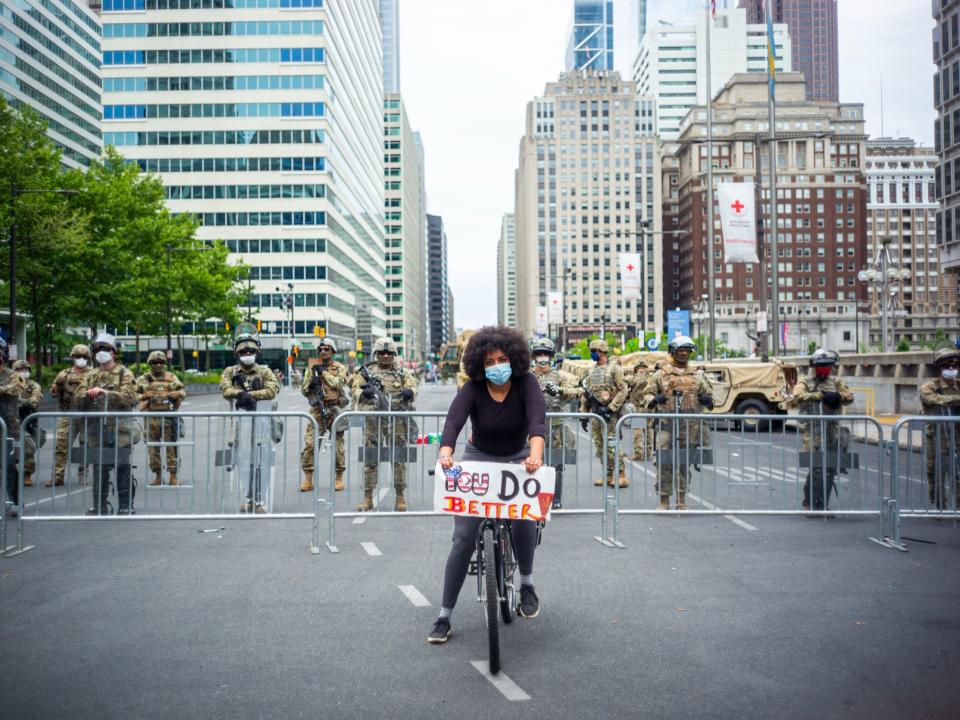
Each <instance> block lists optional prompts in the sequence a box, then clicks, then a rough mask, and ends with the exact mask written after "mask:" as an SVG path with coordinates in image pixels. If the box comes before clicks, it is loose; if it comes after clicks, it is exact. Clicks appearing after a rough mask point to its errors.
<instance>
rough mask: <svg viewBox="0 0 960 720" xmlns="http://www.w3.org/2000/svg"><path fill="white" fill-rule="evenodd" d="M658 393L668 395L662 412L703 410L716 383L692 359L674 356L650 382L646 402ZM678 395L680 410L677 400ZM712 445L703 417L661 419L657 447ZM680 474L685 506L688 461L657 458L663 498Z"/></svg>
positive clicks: (679, 498) (679, 503)
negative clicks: (679, 361) (684, 360)
mask: <svg viewBox="0 0 960 720" xmlns="http://www.w3.org/2000/svg"><path fill="white" fill-rule="evenodd" d="M657 395H662V396H663V397H665V398H666V400H667V401H666V403H664V404H663V405H659V406H658V407H657V412H660V413H676V412H680V413H691V414H693V413H700V412H703V408H704V406H703V404H702V403H701V401H700V399H701V398H702V397H704V396H707V395H710V396H712V395H713V386H712V385H711V384H710V380H709V379H708V378H707V376H706V375H705V374H704V373H702V372H699V371H698V370H697V369H695V368H694V367H693V366H691V365H690V363H687V364H686V365H685V366H683V365H679V364H677V363H676V361H674V360H673V358H671V359H670V360H668V361H666V362H665V363H664V364H663V365H661V367H660V369H659V370H657V372H655V373H654V375H653V378H652V379H651V380H650V382H648V383H647V394H646V400H647V402H646V403H645V404H647V405H649V404H650V403H652V402H653V399H654V397H655V396H657ZM678 399H679V410H678V409H677V402H678ZM698 447H699V448H706V447H710V431H709V428H707V427H706V425H705V424H704V423H703V422H702V421H700V420H674V419H661V420H660V421H659V422H658V430H657V450H676V451H679V450H682V449H684V448H698ZM674 474H676V476H677V481H678V487H677V507H678V508H679V509H682V508H681V506H683V505H684V499H683V496H684V495H685V494H686V492H687V484H688V482H689V480H690V466H689V465H687V464H679V463H678V464H677V466H676V467H674V466H673V465H667V464H664V463H660V462H657V490H658V492H659V493H660V497H661V500H662V499H663V498H664V497H669V496H670V495H673V490H674V487H673V477H674Z"/></svg>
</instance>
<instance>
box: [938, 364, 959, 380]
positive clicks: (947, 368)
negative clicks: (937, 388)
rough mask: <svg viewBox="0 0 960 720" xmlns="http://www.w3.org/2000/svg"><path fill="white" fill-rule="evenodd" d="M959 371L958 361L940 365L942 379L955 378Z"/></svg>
mask: <svg viewBox="0 0 960 720" xmlns="http://www.w3.org/2000/svg"><path fill="white" fill-rule="evenodd" d="M958 373H960V363H956V362H948V363H944V364H943V365H941V366H940V374H941V375H942V376H943V379H944V380H956V379H957V375H958Z"/></svg>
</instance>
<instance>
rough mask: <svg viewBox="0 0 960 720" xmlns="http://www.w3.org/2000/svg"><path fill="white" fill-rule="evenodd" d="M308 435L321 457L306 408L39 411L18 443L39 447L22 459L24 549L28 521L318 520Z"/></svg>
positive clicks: (313, 423)
mask: <svg viewBox="0 0 960 720" xmlns="http://www.w3.org/2000/svg"><path fill="white" fill-rule="evenodd" d="M305 436H307V437H311V436H312V438H313V449H314V457H316V458H319V457H320V456H321V452H322V448H321V437H320V433H319V432H318V427H317V421H316V420H315V419H314V418H313V417H311V416H310V415H308V414H306V413H301V412H260V411H257V412H246V411H239V412H238V411H223V412H221V411H213V412H176V413H172V412H136V411H132V412H92V413H79V412H76V413H51V412H46V413H34V414H32V415H30V416H29V417H28V418H26V419H25V420H24V421H23V423H22V424H21V428H20V438H19V442H18V446H19V447H24V446H27V447H29V448H30V451H29V452H22V453H20V454H19V458H18V463H19V472H18V473H17V475H18V478H17V482H18V490H19V499H20V512H19V519H18V525H17V548H18V550H22V549H24V545H23V542H24V538H23V526H24V523H25V522H26V523H29V522H42V521H54V520H56V521H62V520H104V519H113V520H121V521H122V520H134V519H136V520H182V519H190V520H196V519H209V520H214V519H238V518H272V519H276V518H284V519H290V518H300V519H312V518H313V517H314V515H315V508H314V506H315V505H316V504H317V503H318V502H320V501H321V498H320V495H319V492H318V491H317V490H316V489H315V490H314V491H313V492H312V493H301V492H300V488H299V480H300V472H299V467H300V456H301V455H302V454H303V453H302V449H303V443H304V438H305ZM28 463H29V464H30V469H31V471H32V472H31V474H32V475H33V476H34V478H35V482H34V485H32V486H29V487H24V485H23V479H24V472H25V470H26V469H27V464H28ZM171 472H172V473H173V474H174V475H175V476H176V482H175V483H174V482H173V479H172V478H171ZM158 480H159V482H157V481H158ZM44 481H46V482H44ZM316 487H317V485H315V488H316Z"/></svg>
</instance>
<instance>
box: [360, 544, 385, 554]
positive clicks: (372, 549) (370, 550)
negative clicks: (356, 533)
mask: <svg viewBox="0 0 960 720" xmlns="http://www.w3.org/2000/svg"><path fill="white" fill-rule="evenodd" d="M360 547H362V548H363V549H364V550H366V551H367V555H369V556H370V557H378V556H380V555H383V553H382V552H380V548H378V547H377V544H376V543H372V542H362V543H360Z"/></svg>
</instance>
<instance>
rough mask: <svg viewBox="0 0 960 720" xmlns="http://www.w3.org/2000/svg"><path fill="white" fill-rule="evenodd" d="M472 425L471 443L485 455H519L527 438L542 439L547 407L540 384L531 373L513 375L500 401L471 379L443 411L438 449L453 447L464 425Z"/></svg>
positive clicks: (481, 383) (483, 386)
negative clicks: (440, 447)
mask: <svg viewBox="0 0 960 720" xmlns="http://www.w3.org/2000/svg"><path fill="white" fill-rule="evenodd" d="M468 417H469V418H470V422H471V423H473V444H474V446H476V448H477V449H478V450H480V451H481V452H485V453H487V454H489V455H501V456H503V455H513V454H516V453H518V452H520V451H521V450H522V449H523V447H524V446H525V445H526V443H527V438H528V437H545V436H546V432H547V408H546V404H545V403H544V401H543V393H542V392H541V390H540V383H538V382H537V379H536V378H535V377H533V375H532V374H530V373H526V374H524V375H521V376H520V377H516V376H514V377H513V379H512V380H511V384H510V390H509V392H507V396H506V397H505V398H504V399H503V402H497V401H496V400H494V399H493V398H492V397H490V393H489V392H488V391H487V384H486V382H477V381H475V380H471V381H470V382H468V383H466V384H465V385H464V386H463V387H462V388H461V389H460V392H458V393H457V396H456V397H455V398H454V399H453V402H452V403H451V404H450V409H449V410H448V411H447V420H446V422H445V423H444V425H443V436H442V437H441V439H440V444H441V446H446V447H451V448H452V447H455V446H456V442H457V436H458V435H460V431H461V430H462V429H463V426H464V425H465V424H466V422H467V418H468Z"/></svg>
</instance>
